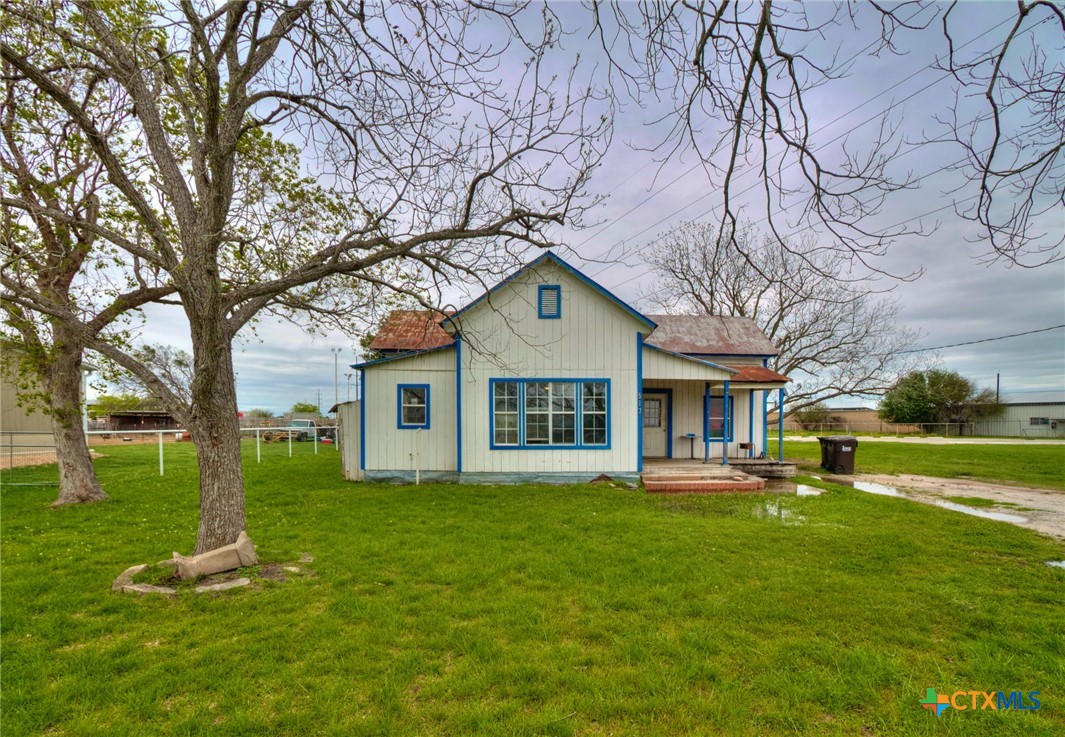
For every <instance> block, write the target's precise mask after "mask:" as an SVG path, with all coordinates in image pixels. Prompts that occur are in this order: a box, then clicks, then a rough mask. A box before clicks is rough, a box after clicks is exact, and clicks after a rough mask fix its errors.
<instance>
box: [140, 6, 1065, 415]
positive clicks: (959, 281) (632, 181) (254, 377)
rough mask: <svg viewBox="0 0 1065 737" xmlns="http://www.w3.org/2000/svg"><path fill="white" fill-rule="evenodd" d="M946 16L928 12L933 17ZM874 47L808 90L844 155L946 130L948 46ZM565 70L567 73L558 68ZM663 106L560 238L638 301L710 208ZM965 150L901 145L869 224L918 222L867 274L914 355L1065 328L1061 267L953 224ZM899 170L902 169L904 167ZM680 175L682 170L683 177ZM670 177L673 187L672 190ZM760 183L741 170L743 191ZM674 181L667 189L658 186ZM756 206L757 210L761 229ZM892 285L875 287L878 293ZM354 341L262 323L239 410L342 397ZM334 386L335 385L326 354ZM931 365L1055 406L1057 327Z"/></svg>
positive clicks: (967, 14) (156, 328)
mask: <svg viewBox="0 0 1065 737" xmlns="http://www.w3.org/2000/svg"><path fill="white" fill-rule="evenodd" d="M1014 7H1015V6H1014V5H1013V4H1011V3H979V4H976V3H973V4H965V5H963V6H962V9H963V11H964V15H963V16H961V17H960V18H959V19H958V23H957V25H956V28H957V31H958V40H957V41H956V43H957V44H963V43H966V42H969V43H971V46H970V47H969V48H970V49H971V50H975V49H978V48H991V47H992V46H993V45H994V44H995V43H996V42H1000V41H1001V39H1002V37H1003V34H1004V33H1005V30H1006V29H1007V28H1008V21H1009V20H1010V13H1011V12H1012V11H1013V8H1014ZM562 10H563V12H562V17H563V21H565V22H567V23H570V24H571V27H573V28H575V29H576V28H579V27H580V23H581V20H580V17H579V15H578V14H579V12H580V8H579V7H577V6H565V7H563V9H562ZM941 10H942V6H940V7H938V8H937V7H933V8H930V9H929V10H928V11H927V12H928V14H929V16H930V15H931V14H932V13H934V12H941ZM1035 33H1036V34H1038V38H1039V43H1041V44H1046V51H1047V53H1048V54H1049V55H1050V57H1051V58H1052V59H1058V60H1059V63H1060V59H1061V58H1063V57H1062V54H1063V49H1062V38H1061V34H1060V33H1055V32H1054V29H1053V26H1049V25H1048V24H1044V25H1043V26H1037V27H1036V29H1035ZM871 39H872V37H871V36H868V35H867V34H865V33H863V32H862V31H860V30H859V31H854V30H853V29H848V28H845V27H840V28H839V33H838V37H836V38H833V37H832V36H831V35H830V36H829V37H827V38H826V39H825V41H824V42H823V43H824V48H823V49H821V51H822V52H823V53H825V54H832V53H836V54H837V55H838V57H839V58H846V57H849V56H851V55H853V54H856V53H857V54H858V55H857V57H856V59H855V62H854V64H853V67H852V68H851V69H850V72H849V74H848V75H847V77H846V78H844V79H841V80H838V81H836V82H832V83H831V84H828V85H826V86H824V87H822V88H820V89H819V90H817V91H816V93H814V94H812V95H811V98H810V100H811V103H812V104H811V106H810V110H811V111H812V116H813V121H812V127H813V128H814V129H819V130H821V131H822V133H821V134H820V135H821V136H822V140H824V141H828V140H830V139H833V138H838V137H839V136H841V135H845V136H846V140H847V141H848V143H849V144H850V145H851V146H854V147H858V148H861V146H862V144H863V143H867V142H869V141H871V140H872V139H873V137H874V136H875V135H876V134H877V131H878V130H879V126H878V121H877V120H875V118H877V114H879V113H883V112H884V111H887V112H888V113H889V116H890V120H891V121H892V122H893V124H894V125H896V126H898V129H899V136H900V139H901V140H903V141H904V142H906V141H911V142H912V141H915V140H919V139H922V138H925V137H928V136H935V135H937V132H939V131H940V129H939V128H938V126H939V124H938V123H937V116H940V117H941V116H942V115H943V114H944V113H945V112H946V103H947V101H949V100H950V99H951V90H952V89H953V88H952V85H951V81H950V79H949V77H948V75H947V74H945V73H944V72H943V71H941V70H937V69H935V68H934V62H935V60H936V56H937V55H938V54H942V53H943V51H944V50H945V44H944V43H943V41H942V38H941V37H940V36H938V34H936V33H930V32H927V31H926V32H922V33H920V34H918V33H913V34H908V35H907V34H903V35H902V36H900V37H897V39H896V40H897V41H898V43H899V46H898V51H899V54H898V55H883V54H882V55H881V56H879V57H872V56H868V55H863V54H861V53H858V52H861V51H862V49H864V48H865V46H866V45H867V44H868V43H869V42H870V41H871ZM564 46H565V50H566V52H567V53H569V54H576V53H578V52H580V53H581V54H582V59H586V60H587V61H586V63H589V64H594V63H596V60H597V57H596V53H597V49H596V48H595V45H594V44H593V43H591V42H590V41H589V40H588V39H587V37H586V34H585V33H574V34H573V35H571V36H568V37H566V39H565V41H564ZM560 71H561V69H560ZM660 113H661V110H656V109H655V108H654V106H653V105H651V106H648V107H645V108H643V109H641V108H640V107H639V106H636V105H627V106H626V107H625V108H624V109H622V110H619V112H618V114H617V115H616V117H615V120H614V126H615V134H614V139H613V144H612V147H611V149H610V150H609V151H608V153H607V156H606V158H605V160H604V162H603V165H602V167H601V168H600V169H599V170H598V172H597V173H596V175H595V178H594V179H593V182H592V187H591V189H592V190H593V192H595V193H598V194H604V195H608V199H607V200H606V201H605V202H604V204H603V205H602V206H601V207H599V208H598V209H597V211H596V212H595V213H594V214H593V219H594V221H595V224H594V225H592V226H591V227H587V228H584V229H581V230H572V229H566V230H559V231H558V232H557V233H556V236H557V238H558V240H559V241H560V242H561V243H562V244H564V245H565V246H566V247H567V248H568V251H566V252H564V255H566V256H567V258H571V259H572V260H573V262H574V263H575V265H578V266H582V265H586V266H587V273H589V275H593V276H594V278H595V279H596V280H597V281H599V282H600V283H601V284H603V285H604V286H606V287H607V288H609V289H611V290H613V291H615V292H616V293H617V294H618V295H619V296H620V297H622V298H623V299H626V300H629V301H632V302H636V301H638V299H639V296H640V293H641V290H646V289H647V288H649V287H650V286H651V285H652V284H653V279H652V278H651V277H650V276H649V274H648V269H647V267H646V265H644V264H643V263H642V261H641V259H640V250H641V249H644V248H646V247H648V245H649V244H652V243H654V241H655V238H656V236H657V235H659V234H660V233H662V232H663V231H665V230H668V229H669V227H671V226H672V225H675V224H677V223H678V222H680V221H683V220H699V219H705V218H711V217H713V216H714V213H715V210H714V209H713V208H714V207H715V205H716V204H717V200H716V198H715V196H714V195H715V193H716V188H715V182H714V181H713V179H712V178H708V176H707V174H706V172H705V171H704V170H703V169H701V168H700V167H693V166H692V165H693V163H695V159H694V157H693V156H692V155H691V154H690V153H683V152H682V153H681V154H680V155H678V156H675V157H673V158H671V159H669V160H667V161H661V160H657V159H656V158H655V157H654V156H653V155H652V154H650V153H648V152H647V151H645V150H643V149H646V148H648V147H649V146H651V145H654V144H655V143H657V142H658V141H660V140H661V135H662V131H661V129H660V127H655V126H653V125H649V124H648V121H650V120H653V119H654V118H655V117H656V114H660ZM959 156H960V152H959V151H958V150H957V149H954V148H950V147H948V146H924V147H915V146H906V145H904V146H903V148H902V149H901V150H900V152H899V155H898V162H897V167H902V168H904V170H905V171H907V172H909V173H910V174H911V176H912V177H916V178H918V179H919V183H918V185H917V187H916V188H915V189H913V190H911V191H907V192H900V193H897V194H896V195H895V196H892V197H890V198H889V199H888V200H887V202H886V203H885V204H884V206H883V209H882V211H881V213H880V214H879V215H878V216H876V218H874V219H873V221H872V222H871V223H870V224H871V225H875V226H878V227H884V226H887V225H892V224H898V223H908V224H911V225H916V224H918V223H919V224H920V225H921V227H922V228H923V229H925V230H927V231H930V234H928V235H926V236H923V237H918V236H913V237H903V238H900V239H899V240H898V241H897V242H896V243H894V244H893V245H892V247H891V249H890V251H889V252H888V254H887V255H886V256H885V257H883V258H882V259H880V260H879V261H877V263H876V265H877V266H878V267H879V268H882V269H883V270H885V271H888V272H891V273H896V274H903V273H910V272H913V271H915V270H918V269H923V274H922V275H921V276H920V278H918V279H916V280H914V281H910V282H897V283H895V284H894V289H893V295H894V296H895V298H897V299H898V300H899V301H900V302H901V305H902V309H901V313H900V322H901V323H902V324H903V325H905V326H906V327H909V328H912V329H915V330H917V331H919V332H920V334H921V336H922V337H921V339H920V341H919V347H934V346H945V345H950V344H956V343H965V342H971V341H979V340H985V339H988V338H995V337H998V336H1003V335H1008V334H1013V333H1021V332H1026V331H1032V330H1038V329H1042V328H1048V327H1051V326H1060V325H1062V324H1065V264H1062V263H1060V262H1059V263H1057V264H1052V265H1048V266H1042V267H1040V268H1035V269H1025V268H1020V267H1017V266H1012V267H1011V266H1009V265H1008V264H1005V263H991V264H986V263H983V262H982V261H981V259H980V256H982V255H984V254H985V253H986V250H987V248H986V245H985V244H982V243H979V242H975V243H974V242H972V240H973V238H974V237H977V236H978V235H979V234H978V232H977V231H976V230H975V229H974V228H973V226H972V224H971V223H968V222H966V221H964V220H963V219H961V218H959V217H958V216H957V215H956V214H955V213H954V211H953V208H952V207H950V204H951V199H950V196H949V194H947V193H948V192H949V191H950V190H951V189H952V187H953V186H955V185H956V184H957V182H958V180H957V178H956V177H957V174H956V173H952V172H951V171H949V170H948V165H949V164H951V163H952V162H954V161H956V160H957V159H958V158H959ZM899 170H902V169H899ZM686 172H687V173H686ZM674 180H675V181H674ZM752 182H756V180H755V179H754V177H753V175H751V174H745V175H743V176H742V177H741V179H739V180H738V185H740V186H747V185H748V184H750V183H752ZM667 185H668V186H667ZM760 217H761V214H760V212H758V211H757V210H752V211H751V212H750V219H751V220H754V221H757V220H758V219H759V218H760ZM1042 224H1043V225H1044V227H1045V229H1046V230H1047V231H1048V233H1049V235H1048V240H1051V241H1057V240H1058V239H1059V238H1060V234H1061V233H1062V231H1063V229H1065V213H1062V212H1061V211H1060V210H1059V211H1055V212H1054V213H1052V214H1051V216H1050V217H1049V218H1045V219H1044V222H1043V223H1042ZM619 250H623V251H624V252H625V253H626V256H625V258H624V261H623V262H619V263H616V264H612V265H611V264H605V265H604V264H603V263H601V262H600V259H601V258H602V257H603V256H604V255H606V254H617V253H618V252H619ZM885 286H888V283H887V282H885V281H883V280H881V281H879V282H877V284H876V287H877V288H880V289H882V288H884V287H885ZM186 334H187V329H186V328H185V327H184V325H183V321H182V318H181V316H180V315H179V314H175V313H174V312H173V311H167V310H164V309H157V310H153V311H151V312H150V313H149V314H148V320H147V324H146V327H145V330H144V332H143V335H142V337H143V338H144V339H145V340H146V341H148V342H165V343H171V344H176V345H180V346H182V347H186V348H187V347H188V341H187V338H185V337H184V336H185V335H186ZM358 338H359V336H349V335H342V334H339V333H332V334H330V335H328V336H325V337H313V336H310V335H308V334H305V333H304V332H302V331H301V330H299V329H297V328H295V327H293V326H291V325H286V324H274V323H264V324H262V325H261V326H260V327H259V330H258V336H257V337H255V338H248V339H247V340H245V341H243V342H241V343H239V344H238V345H236V346H235V347H234V348H235V363H236V368H237V372H238V377H237V391H238V401H239V404H240V407H241V409H244V410H247V409H251V408H253V407H261V408H267V409H270V410H273V411H275V412H282V411H284V410H285V409H287V408H288V407H290V406H291V405H292V404H293V403H294V402H298V401H299V402H312V403H317V402H318V401H319V394H320V401H321V406H322V409H323V410H325V409H328V407H329V406H330V405H331V404H332V403H333V398H334V392H336V393H337V394H338V395H339V398H340V399H341V400H344V399H345V398H346V397H347V396H348V391H349V379H348V377H347V374H350V373H351V369H350V368H348V365H349V364H351V363H353V362H356V361H357V360H358V359H359V356H358V354H357V352H356V348H357V345H358ZM333 348H338V349H340V354H339V356H338V357H336V366H337V367H338V368H337V371H336V374H337V379H338V380H337V382H336V384H334V354H333V352H331V349H333ZM928 356H929V359H930V360H935V361H938V363H939V364H940V365H942V366H944V367H946V368H950V369H956V370H958V371H960V372H961V373H963V374H965V375H967V376H969V377H971V378H973V379H975V380H976V381H977V382H979V383H980V384H982V385H984V386H990V387H994V385H995V378H996V374H1000V375H1001V382H1002V389H1003V393H1004V395H1005V397H1006V398H1007V399H1009V400H1013V401H1039V400H1047V399H1059V400H1062V399H1065V330H1063V329H1055V330H1050V331H1046V332H1040V333H1035V334H1031V335H1027V336H1023V337H1016V338H1009V339H1004V340H996V341H990V342H984V343H978V344H974V345H967V346H962V347H956V348H944V349H941V350H939V351H937V352H934V353H932V352H930V353H929V354H928Z"/></svg>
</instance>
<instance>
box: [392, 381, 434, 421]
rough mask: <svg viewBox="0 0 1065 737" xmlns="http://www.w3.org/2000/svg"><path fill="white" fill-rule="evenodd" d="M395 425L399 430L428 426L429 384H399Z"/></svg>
mask: <svg viewBox="0 0 1065 737" xmlns="http://www.w3.org/2000/svg"><path fill="white" fill-rule="evenodd" d="M397 403H398V405H399V407H398V412H397V426H398V427H399V429H400V430H417V429H419V428H421V429H423V430H427V429H428V428H429V385H428V384H400V385H399V397H398V399H397Z"/></svg>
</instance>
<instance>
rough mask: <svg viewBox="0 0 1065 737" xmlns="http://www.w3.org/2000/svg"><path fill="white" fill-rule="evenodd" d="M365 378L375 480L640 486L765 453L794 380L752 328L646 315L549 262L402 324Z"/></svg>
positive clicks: (743, 322)
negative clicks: (644, 480)
mask: <svg viewBox="0 0 1065 737" xmlns="http://www.w3.org/2000/svg"><path fill="white" fill-rule="evenodd" d="M369 347H370V349H371V350H374V351H377V352H379V353H380V354H382V357H381V358H378V359H376V360H372V361H367V362H365V363H361V364H355V365H354V366H353V368H355V369H358V371H359V372H360V374H361V381H360V385H361V387H362V396H361V401H360V403H359V409H358V413H359V416H358V424H359V430H360V431H359V432H358V433H357V436H358V445H359V465H360V468H361V469H362V472H363V475H364V477H365V478H367V479H369V480H384V479H412V478H413V477H414V475H415V474H418V475H420V476H421V477H422V478H437V479H451V480H463V481H471V482H494V481H498V482H519V481H534V480H535V481H576V480H588V479H592V478H594V477H596V476H598V475H600V474H604V473H605V474H608V475H611V476H614V477H635V476H636V475H638V474H639V473H640V472H641V471H642V469H643V466H644V463H645V461H653V460H656V459H665V458H675V459H689V458H694V459H698V460H703V461H709V460H711V459H712V460H713V462H715V463H727V462H728V459H729V458H748V459H749V458H757V457H759V456H762V455H765V454H766V450H767V430H768V426H767V423H766V408H767V398H768V395H769V394H770V393H771V392H779V393H780V394H781V395H782V393H783V388H784V386H785V384H786V382H787V381H788V378H787V377H786V376H782V375H781V374H778V373H777V372H775V371H773V370H771V369H769V368H767V364H768V362H769V360H770V359H772V358H773V357H774V356H775V355H776V348H775V347H774V346H773V344H772V343H771V342H770V341H769V340H768V339H767V338H766V336H765V335H764V334H763V333H762V332H761V331H760V330H759V329H758V327H757V326H756V325H755V323H754V322H753V321H751V320H749V319H746V318H723V317H707V316H679V315H645V314H642V313H640V312H639V311H637V310H635V309H634V308H633V307H631V306H630V305H628V304H626V303H625V302H624V301H622V300H621V299H619V298H618V297H617V296H616V295H614V294H612V293H611V292H609V291H608V290H607V289H605V288H604V287H602V286H600V285H599V284H597V283H596V282H594V281H593V280H592V279H590V278H589V277H587V276H586V275H584V274H582V273H581V272H580V271H579V270H577V269H575V268H574V267H572V266H570V265H569V264H567V263H566V262H565V261H564V260H563V259H561V258H560V257H559V256H557V255H556V254H554V253H551V252H548V253H545V254H544V255H542V256H541V257H539V258H537V259H536V260H534V261H532V262H531V263H529V264H527V265H526V266H524V267H522V268H521V269H519V270H518V271H517V272H515V273H514V274H512V275H510V276H509V277H508V278H506V279H504V280H503V281H502V282H500V283H499V284H497V285H496V286H495V287H493V288H492V289H490V290H489V291H488V292H486V293H485V294H484V295H482V296H481V297H479V298H478V299H476V300H474V301H473V302H471V303H470V304H468V305H466V306H465V307H463V308H462V309H460V310H458V311H457V312H455V313H454V314H451V315H431V314H430V313H428V312H420V311H398V312H393V313H392V314H391V315H390V316H389V317H388V318H387V319H386V320H385V321H384V322H383V324H382V325H381V326H380V328H379V330H378V332H377V335H376V337H375V340H374V341H373V342H372V343H371V345H370V346H369Z"/></svg>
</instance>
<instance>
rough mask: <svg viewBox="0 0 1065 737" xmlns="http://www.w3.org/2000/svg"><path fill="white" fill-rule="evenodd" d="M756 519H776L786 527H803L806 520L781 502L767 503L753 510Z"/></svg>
mask: <svg viewBox="0 0 1065 737" xmlns="http://www.w3.org/2000/svg"><path fill="white" fill-rule="evenodd" d="M752 511H753V513H754V516H755V517H765V518H770V517H772V518H775V519H777V520H779V521H780V522H782V523H783V524H785V525H801V524H803V523H804V522H806V518H805V517H803V516H802V515H801V514H795V512H793V511H791V510H790V509H788V508H787V507H785V506H784V505H783V504H781V503H779V502H766V503H765V504H764V505H762V506H761V507H754V509H753V510H752Z"/></svg>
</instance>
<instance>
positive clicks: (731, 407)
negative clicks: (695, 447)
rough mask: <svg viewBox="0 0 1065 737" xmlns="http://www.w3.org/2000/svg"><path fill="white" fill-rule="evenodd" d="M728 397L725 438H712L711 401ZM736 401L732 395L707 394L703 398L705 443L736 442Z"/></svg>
mask: <svg viewBox="0 0 1065 737" xmlns="http://www.w3.org/2000/svg"><path fill="white" fill-rule="evenodd" d="M725 396H728V400H727V401H726V402H725V437H724V438H715V437H710V401H711V400H713V399H721V398H722V397H725ZM735 409H736V401H735V399H734V398H733V397H732V395H731V394H729V395H725V394H709V393H707V394H706V395H705V396H704V397H703V441H704V442H707V443H721V442H726V443H731V442H732V441H733V440H734V437H733V435H734V433H735V431H736V412H735Z"/></svg>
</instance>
